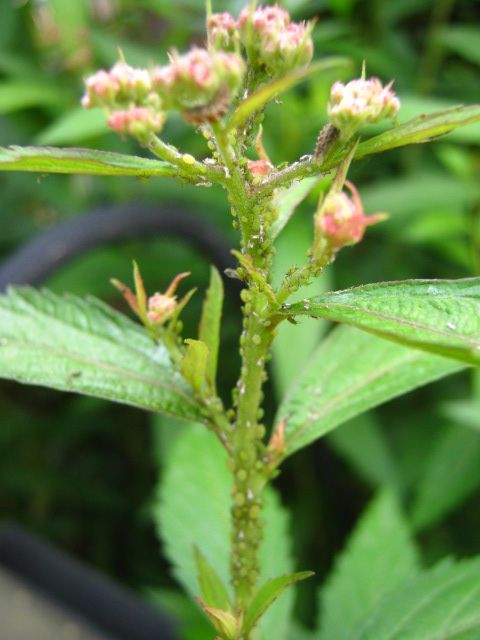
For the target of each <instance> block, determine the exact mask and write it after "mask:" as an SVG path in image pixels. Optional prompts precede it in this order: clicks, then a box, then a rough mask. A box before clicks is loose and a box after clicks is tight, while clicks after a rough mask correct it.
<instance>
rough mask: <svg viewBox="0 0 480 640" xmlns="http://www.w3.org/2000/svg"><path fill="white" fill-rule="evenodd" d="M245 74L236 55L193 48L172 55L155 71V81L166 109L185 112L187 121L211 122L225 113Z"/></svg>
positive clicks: (243, 66) (153, 75) (156, 89)
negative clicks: (182, 53)
mask: <svg viewBox="0 0 480 640" xmlns="http://www.w3.org/2000/svg"><path fill="white" fill-rule="evenodd" d="M244 73H245V63H244V61H243V60H242V58H241V57H240V56H238V55H237V54H235V53H225V52H223V51H208V50H207V49H200V48H198V47H194V48H193V49H192V50H191V51H189V52H188V53H187V54H185V55H183V56H179V55H178V54H176V53H173V54H172V55H171V63H170V65H168V66H166V67H158V68H156V69H155V70H154V71H153V74H152V80H153V86H154V89H155V91H157V92H158V94H159V95H160V97H161V98H162V101H163V103H164V104H165V105H166V106H167V108H170V109H176V110H179V111H181V112H183V113H184V115H185V117H186V119H187V120H189V119H192V120H193V121H195V122H202V121H204V122H208V121H217V120H218V119H219V118H220V117H221V116H222V115H224V114H225V112H226V110H227V109H228V106H229V104H230V100H231V97H232V96H233V95H234V94H235V93H236V91H237V90H238V87H239V85H240V82H241V80H242V78H243V75H244ZM189 115H191V116H192V117H191V118H189Z"/></svg>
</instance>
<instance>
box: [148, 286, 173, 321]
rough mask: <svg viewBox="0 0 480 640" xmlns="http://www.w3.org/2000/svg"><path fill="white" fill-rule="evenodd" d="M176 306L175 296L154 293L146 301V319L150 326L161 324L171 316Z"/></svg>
mask: <svg viewBox="0 0 480 640" xmlns="http://www.w3.org/2000/svg"><path fill="white" fill-rule="evenodd" d="M177 305H178V302H177V298H176V296H171V295H167V294H164V293H155V294H154V295H153V296H151V297H150V298H149V299H148V309H147V318H148V320H149V321H150V322H151V323H152V324H157V325H158V324H163V323H164V322H165V321H166V320H168V319H169V318H170V317H171V316H172V315H173V313H174V312H175V309H176V308H177Z"/></svg>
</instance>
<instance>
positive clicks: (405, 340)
mask: <svg viewBox="0 0 480 640" xmlns="http://www.w3.org/2000/svg"><path fill="white" fill-rule="evenodd" d="M284 315H289V316H295V315H309V316H312V317H314V318H326V319H328V320H333V321H335V322H345V323H347V324H351V325H353V326H355V327H358V328H359V329H363V330H365V331H369V332H371V333H374V334H376V335H379V336H382V337H383V338H387V339H389V340H394V341H395V342H400V343H401V344H407V345H410V346H412V347H416V348H418V349H424V350H425V351H431V352H433V353H438V354H440V355H444V356H448V357H450V358H455V359H457V360H461V361H462V362H466V363H467V364H474V365H480V278H465V279H464V280H404V281H400V282H384V283H376V284H367V285H364V286H360V287H354V288H352V289H347V290H345V291H333V292H331V293H327V294H324V295H321V296H318V297H316V298H312V299H311V300H304V301H303V302H301V303H297V304H293V305H291V307H290V308H289V309H288V310H285V312H284Z"/></svg>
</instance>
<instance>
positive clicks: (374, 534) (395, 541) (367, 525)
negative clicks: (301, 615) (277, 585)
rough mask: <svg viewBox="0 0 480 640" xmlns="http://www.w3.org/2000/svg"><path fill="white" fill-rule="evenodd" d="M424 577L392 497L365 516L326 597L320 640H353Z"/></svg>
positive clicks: (380, 499) (381, 499)
mask: <svg viewBox="0 0 480 640" xmlns="http://www.w3.org/2000/svg"><path fill="white" fill-rule="evenodd" d="M417 572H418V557H417V551H416V549H415V546H414V544H413V541H412V540H411V537H410V535H409V531H408V527H407V524H406V521H405V518H404V516H403V514H402V512H401V511H400V508H399V506H398V503H397V501H396V499H395V498H394V496H393V494H391V493H390V492H384V493H382V494H380V495H379V496H378V497H377V498H376V499H375V500H374V501H373V502H372V503H371V504H370V505H369V507H368V509H367V511H366V512H365V513H364V514H363V515H362V518H361V519H360V522H359V523H358V524H357V526H356V527H355V530H354V532H353V534H352V536H351V537H350V539H349V541H348V542H347V546H346V549H345V550H344V551H343V552H342V554H341V555H340V556H339V557H338V558H337V560H336V562H335V567H334V569H333V572H332V574H331V576H330V577H329V578H328V580H327V583H326V585H325V587H324V588H323V589H322V591H321V594H320V619H319V623H320V635H319V638H320V640H351V638H353V637H354V635H355V630H356V629H357V626H358V623H359V622H360V621H361V620H363V619H364V618H365V617H366V616H367V615H368V614H369V613H370V612H371V611H372V610H374V609H375V607H376V605H377V604H378V603H379V602H380V601H381V600H382V598H383V597H384V596H386V595H387V594H388V593H389V592H391V591H392V590H393V589H395V588H396V587H397V586H398V585H400V584H402V583H404V582H405V580H407V579H408V578H410V577H412V576H414V575H415V574H416V573H417Z"/></svg>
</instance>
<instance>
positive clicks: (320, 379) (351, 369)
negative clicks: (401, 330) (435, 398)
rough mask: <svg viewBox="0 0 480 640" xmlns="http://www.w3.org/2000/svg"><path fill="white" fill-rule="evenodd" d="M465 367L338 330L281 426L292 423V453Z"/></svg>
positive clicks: (288, 402) (283, 410) (281, 415)
mask: <svg viewBox="0 0 480 640" xmlns="http://www.w3.org/2000/svg"><path fill="white" fill-rule="evenodd" d="M463 366H464V365H462V364H461V363H458V362H455V361H454V360H449V359H447V358H442V357H440V356H435V355H432V354H427V353H423V352H422V351H418V350H416V349H410V348H408V347H404V346H402V345H398V344H395V343H393V342H389V341H387V340H383V339H381V338H377V337H376V336H373V335H369V334H368V333H362V332H361V331H357V330H356V329H354V328H352V327H338V328H336V329H335V330H334V331H332V332H331V333H330V334H329V335H328V336H327V338H326V339H325V340H324V341H323V342H322V344H321V345H320V346H319V347H318V349H317V350H316V351H315V353H314V354H313V356H312V359H311V361H310V362H309V363H307V366H306V368H305V371H304V372H303V375H302V376H301V377H300V378H299V379H298V380H297V381H296V383H295V384H294V385H293V386H292V388H291V389H290V390H289V392H288V394H287V396H286V398H285V400H284V402H283V403H282V405H281V406H280V408H279V410H278V414H277V417H276V424H278V422H279V421H280V420H282V419H284V420H286V448H287V449H286V453H287V455H290V454H292V453H293V452H294V451H297V450H298V449H301V448H302V447H304V446H306V445H307V444H309V443H310V442H313V441H314V440H317V439H318V438H320V437H322V436H324V435H325V434H326V433H328V432H330V431H332V429H335V428H336V427H338V426H339V425H341V424H342V423H343V422H346V421H347V420H349V419H351V418H353V417H354V416H357V415H359V414H361V413H363V412H364V411H367V410H368V409H371V408H372V407H375V406H378V405H379V404H382V403H383V402H386V401H387V400H390V399H392V398H395V397H396V396H399V395H402V394H404V393H407V392H408V391H411V390H412V389H415V388H417V387H420V386H422V385H424V384H427V383H428V382H433V381H434V380H437V379H438V378H442V377H443V376H446V375H449V374H451V373H455V372H456V371H459V370H460V369H462V368H463Z"/></svg>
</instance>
